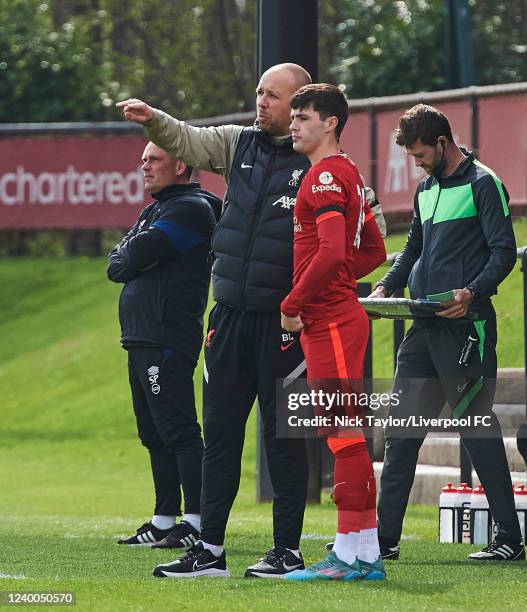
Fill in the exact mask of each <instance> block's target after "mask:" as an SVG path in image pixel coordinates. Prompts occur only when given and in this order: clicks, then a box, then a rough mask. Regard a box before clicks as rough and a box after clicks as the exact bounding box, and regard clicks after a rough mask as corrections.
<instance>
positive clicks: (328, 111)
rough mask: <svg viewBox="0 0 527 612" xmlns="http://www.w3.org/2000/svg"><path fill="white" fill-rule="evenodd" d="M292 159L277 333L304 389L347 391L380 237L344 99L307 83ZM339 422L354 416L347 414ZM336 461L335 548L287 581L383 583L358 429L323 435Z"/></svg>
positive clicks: (380, 254) (297, 97) (295, 101)
mask: <svg viewBox="0 0 527 612" xmlns="http://www.w3.org/2000/svg"><path fill="white" fill-rule="evenodd" d="M291 108H292V113H291V119H292V123H291V131H292V136H293V146H294V148H295V150H296V151H299V152H300V153H304V154H305V155H307V156H308V157H309V160H310V161H311V165H312V167H311V168H310V170H309V172H308V173H307V175H306V176H305V178H304V180H303V181H302V184H301V186H300V190H299V192H298V196H297V199H296V204H295V213H294V214H295V219H294V230H295V234H294V275H293V289H292V291H291V293H289V295H288V296H287V297H286V298H285V299H284V301H283V302H282V305H281V311H282V326H283V327H284V329H286V330H288V331H291V332H298V331H300V330H301V331H302V335H301V338H300V340H301V343H302V348H303V350H304V354H305V357H306V362H307V374H308V382H309V384H310V386H311V387H318V388H322V389H328V388H331V389H332V390H334V389H335V386H334V385H335V384H337V385H338V388H339V389H341V390H342V391H345V392H346V391H347V392H349V390H350V388H352V389H355V388H356V387H357V381H360V380H361V379H362V377H363V362H364V354H365V352H366V345H367V342H368V335H369V325H368V318H367V316H366V313H365V312H364V310H363V308H362V306H361V305H360V304H359V302H358V298H357V294H356V291H355V289H356V279H357V278H360V277H361V276H364V275H366V274H368V273H369V272H371V271H372V270H374V269H375V268H376V267H377V266H379V265H380V264H381V263H382V262H383V261H384V260H385V259H386V251H385V249H384V244H383V241H382V237H381V234H380V232H379V230H378V228H377V224H376V223H375V220H374V219H373V215H372V213H371V212H370V210H369V207H368V205H367V203H366V201H365V195H364V185H363V183H362V180H361V177H360V174H359V172H358V170H357V168H356V166H355V164H354V163H353V162H352V161H351V160H350V159H349V157H347V155H345V154H344V153H342V152H341V151H340V149H339V144H338V139H339V136H340V133H341V132H342V129H343V127H344V124H345V123H346V120H347V117H348V103H347V100H346V97H345V96H344V94H343V93H342V92H341V91H340V90H339V89H338V88H337V87H334V86H333V85H326V84H315V85H307V86H305V87H302V88H301V89H299V90H298V91H297V92H296V93H295V94H294V95H293V97H292V98H291ZM347 414H348V415H349V416H356V414H354V407H352V406H348V409H347ZM320 433H321V434H326V435H327V434H328V433H329V436H330V437H328V438H327V443H328V446H329V448H330V449H331V451H332V452H333V454H334V455H335V474H334V494H333V498H334V501H335V504H336V506H337V510H338V527H337V535H336V538H335V544H334V546H333V550H332V551H331V552H330V553H329V555H328V556H327V557H326V558H325V559H324V560H322V561H320V562H318V563H315V564H314V565H311V566H310V567H308V568H306V569H305V570H298V571H294V572H291V573H289V574H287V575H286V576H285V579H286V580H317V579H319V580H346V581H349V580H357V579H364V580H382V579H384V578H385V576H386V574H385V572H384V566H383V562H382V559H381V557H380V553H379V545H378V540H377V527H376V516H375V501H376V500H375V478H374V474H373V466H372V463H371V460H370V458H369V455H368V451H367V449H366V444H365V440H364V435H363V433H362V431H361V430H360V429H355V430H351V432H350V430H349V429H348V430H347V431H340V430H339V429H338V428H335V427H334V428H332V429H329V430H325V431H321V432H320Z"/></svg>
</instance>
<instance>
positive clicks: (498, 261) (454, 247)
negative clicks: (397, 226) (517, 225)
mask: <svg viewBox="0 0 527 612" xmlns="http://www.w3.org/2000/svg"><path fill="white" fill-rule="evenodd" d="M463 152H464V153H465V154H466V155H467V158H466V159H465V161H463V162H462V163H461V164H460V165H459V167H458V168H457V169H456V171H455V172H454V173H453V174H451V175H450V176H448V177H446V178H437V177H434V176H428V177H426V178H425V179H423V180H422V181H421V183H419V185H418V187H417V191H416V193H415V197H414V214H413V218H412V227H411V229H410V233H409V234H408V241H407V243H406V246H405V248H404V251H403V252H402V253H401V255H400V256H399V257H398V258H397V261H396V262H395V263H394V265H393V266H392V268H391V269H390V271H389V272H388V274H386V276H385V277H384V278H383V279H382V280H381V281H380V284H382V285H384V286H385V287H386V289H387V291H388V292H389V293H392V292H393V291H395V290H396V289H402V288H404V287H406V285H408V288H409V289H410V297H412V298H414V299H417V298H426V296H427V295H430V294H434V293H442V292H444V291H450V290H451V289H462V288H464V287H469V288H470V289H472V290H473V291H475V294H476V295H475V300H474V301H473V303H472V304H471V306H470V310H471V311H472V312H474V313H477V314H478V318H480V319H488V318H490V317H494V316H495V312H494V308H493V306H492V303H491V301H490V298H491V296H492V295H494V294H495V293H496V292H497V288H498V285H499V284H500V283H501V282H502V281H503V280H504V279H505V278H506V276H507V275H508V274H509V273H510V272H511V270H512V269H513V267H514V264H515V262H516V241H515V238H514V232H513V229H512V223H511V218H510V214H509V207H508V201H509V195H508V193H507V190H506V189H505V187H504V185H503V183H502V182H501V180H500V179H499V178H498V177H497V176H496V175H495V174H494V172H493V171H492V170H490V169H489V168H487V167H486V166H484V165H483V164H481V163H480V162H479V161H477V160H476V159H475V158H474V155H473V154H472V153H467V152H466V151H464V150H463Z"/></svg>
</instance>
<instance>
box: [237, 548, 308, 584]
mask: <svg viewBox="0 0 527 612" xmlns="http://www.w3.org/2000/svg"><path fill="white" fill-rule="evenodd" d="M299 555H300V556H298V557H297V556H296V555H295V554H294V553H292V552H291V551H290V550H288V549H287V548H283V547H282V546H275V547H274V548H272V549H271V550H268V551H267V552H266V553H265V557H262V558H261V559H260V560H259V561H258V563H255V564H254V565H251V566H250V567H248V568H247V570H246V571H245V577H246V578H283V577H284V576H285V574H288V573H289V572H293V571H294V570H303V569H304V559H303V557H302V554H301V553H299Z"/></svg>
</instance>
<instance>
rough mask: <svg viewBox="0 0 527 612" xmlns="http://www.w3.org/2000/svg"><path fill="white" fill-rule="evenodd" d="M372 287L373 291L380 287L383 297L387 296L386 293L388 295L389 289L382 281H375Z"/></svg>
mask: <svg viewBox="0 0 527 612" xmlns="http://www.w3.org/2000/svg"><path fill="white" fill-rule="evenodd" d="M373 289H374V290H375V291H377V289H382V293H383V296H384V297H388V295H389V291H388V289H387V288H386V285H385V284H384V283H382V282H379V283H377V284H376V285H375V286H374V287H373Z"/></svg>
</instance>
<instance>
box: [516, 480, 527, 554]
mask: <svg viewBox="0 0 527 612" xmlns="http://www.w3.org/2000/svg"><path fill="white" fill-rule="evenodd" d="M514 505H515V506H516V512H517V514H518V520H519V521H520V529H521V532H522V540H523V541H524V542H525V533H526V532H527V489H526V488H525V485H517V486H516V488H515V490H514Z"/></svg>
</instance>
